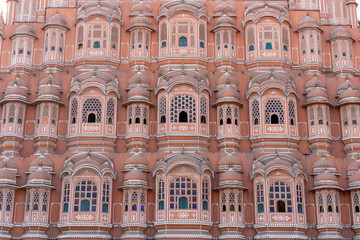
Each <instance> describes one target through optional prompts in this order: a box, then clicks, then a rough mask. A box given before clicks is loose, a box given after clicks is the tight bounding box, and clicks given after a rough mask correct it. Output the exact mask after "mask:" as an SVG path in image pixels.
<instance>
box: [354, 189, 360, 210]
mask: <svg viewBox="0 0 360 240" xmlns="http://www.w3.org/2000/svg"><path fill="white" fill-rule="evenodd" d="M353 201H354V211H355V213H359V212H360V201H359V195H358V194H357V193H355V195H354V198H353Z"/></svg>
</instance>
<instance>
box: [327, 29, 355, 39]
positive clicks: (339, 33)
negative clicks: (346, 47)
mask: <svg viewBox="0 0 360 240" xmlns="http://www.w3.org/2000/svg"><path fill="white" fill-rule="evenodd" d="M334 38H351V36H350V33H349V31H348V30H347V29H346V28H343V27H341V26H338V27H336V28H335V29H334V30H332V31H331V33H330V38H329V40H331V39H334Z"/></svg>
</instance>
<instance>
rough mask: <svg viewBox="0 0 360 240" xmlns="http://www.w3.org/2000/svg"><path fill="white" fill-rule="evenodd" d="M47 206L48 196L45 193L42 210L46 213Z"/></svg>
mask: <svg viewBox="0 0 360 240" xmlns="http://www.w3.org/2000/svg"><path fill="white" fill-rule="evenodd" d="M47 205H48V194H47V193H46V192H44V193H43V197H42V208H41V210H42V211H43V212H46V210H47Z"/></svg>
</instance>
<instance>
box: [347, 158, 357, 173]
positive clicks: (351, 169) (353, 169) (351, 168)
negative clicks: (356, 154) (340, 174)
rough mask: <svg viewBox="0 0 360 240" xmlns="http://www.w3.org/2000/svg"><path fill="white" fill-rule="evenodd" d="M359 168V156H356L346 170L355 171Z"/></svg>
mask: <svg viewBox="0 0 360 240" xmlns="http://www.w3.org/2000/svg"><path fill="white" fill-rule="evenodd" d="M359 169H360V158H358V159H356V160H355V161H354V162H352V163H350V164H349V165H348V167H347V171H348V172H355V171H357V170H359Z"/></svg>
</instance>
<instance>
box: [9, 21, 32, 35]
mask: <svg viewBox="0 0 360 240" xmlns="http://www.w3.org/2000/svg"><path fill="white" fill-rule="evenodd" d="M16 35H28V36H31V37H34V38H35V37H36V35H35V31H34V28H33V27H32V26H30V25H29V24H27V23H24V24H22V25H20V26H18V27H17V28H16V29H15V31H14V33H13V34H12V35H11V36H10V38H12V37H14V36H16Z"/></svg>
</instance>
